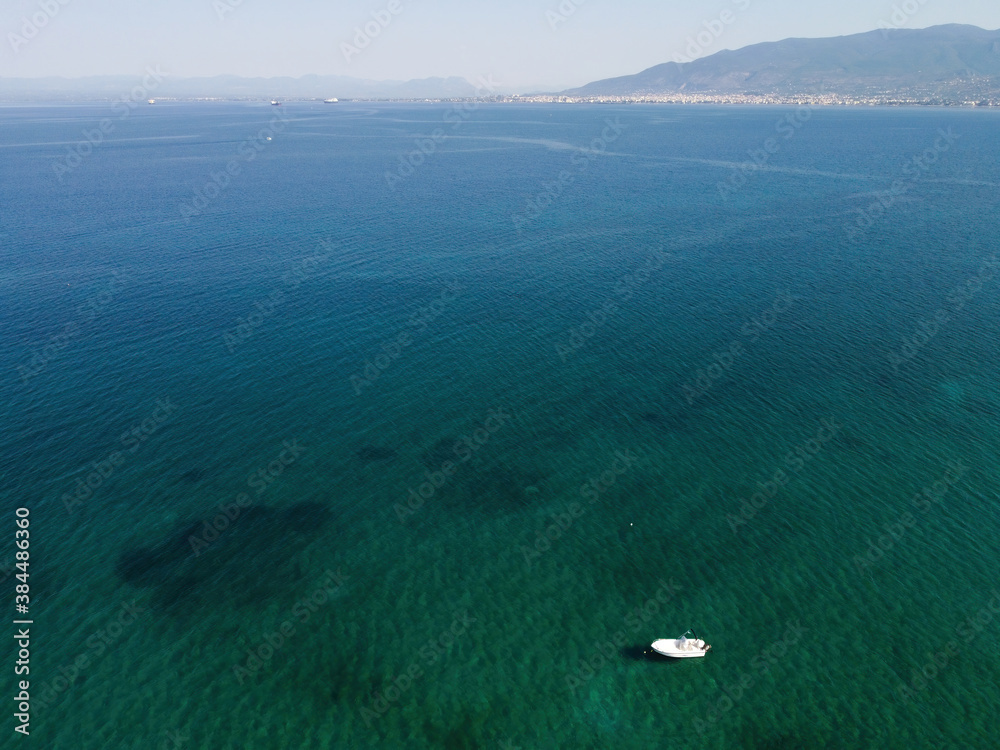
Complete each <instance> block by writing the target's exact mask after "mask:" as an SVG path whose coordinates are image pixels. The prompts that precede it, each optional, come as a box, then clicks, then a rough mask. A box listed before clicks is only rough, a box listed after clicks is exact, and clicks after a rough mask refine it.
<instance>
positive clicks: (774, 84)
mask: <svg viewBox="0 0 1000 750" xmlns="http://www.w3.org/2000/svg"><path fill="white" fill-rule="evenodd" d="M998 90H1000V31H986V30H984V29H981V28H979V27H977V26H964V25H958V24H949V25H946V26H932V27H930V28H927V29H881V30H878V31H871V32H867V33H864V34H853V35H851V36H842V37H830V38H824V39H785V40H783V41H780V42H765V43H763V44H754V45H751V46H749V47H743V48H742V49H738V50H735V51H733V50H724V51H722V52H717V53H716V54H714V55H711V56H708V57H702V58H700V59H697V60H694V61H693V62H683V63H679V62H669V63H664V64H662V65H656V66H654V67H652V68H648V69H647V70H644V71H642V72H640V73H636V74H635V75H629V76H622V77H619V78H608V79H605V80H602V81H595V82H593V83H589V84H587V85H586V86H581V87H579V88H576V89H570V90H568V91H564V92H561V93H562V94H564V95H566V96H633V97H635V96H648V95H657V94H669V93H680V92H684V93H715V94H753V95H775V96H793V95H801V94H817V93H827V94H837V95H841V96H871V95H873V94H888V95H895V96H905V95H921V96H928V95H942V96H951V97H957V98H961V97H963V96H979V95H981V94H983V93H984V92H986V93H988V92H991V91H992V92H994V93H995V92H997V91H998Z"/></svg>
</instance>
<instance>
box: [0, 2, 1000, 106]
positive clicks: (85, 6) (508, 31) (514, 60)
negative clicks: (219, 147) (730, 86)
mask: <svg viewBox="0 0 1000 750" xmlns="http://www.w3.org/2000/svg"><path fill="white" fill-rule="evenodd" d="M0 5H2V8H0V32H2V33H3V37H4V39H3V42H2V52H0V76H10V77H34V76H45V75H61V76H70V77H74V76H83V75H101V74H122V75H131V74H136V75H138V74H141V72H142V71H143V70H144V69H145V67H146V66H147V65H160V66H161V68H162V69H163V70H165V71H166V72H168V73H169V74H170V75H171V76H172V77H174V76H175V77H187V76H202V75H216V74H220V73H233V74H236V75H245V76H279V75H288V76H300V75H304V74H307V73H320V74H339V75H350V76H355V77H358V78H369V79H401V80H406V79H410V78H423V77H426V76H450V75H458V76H463V77H465V78H468V79H470V80H475V79H476V78H477V77H478V76H492V78H493V80H495V81H497V82H499V83H500V84H501V85H502V87H503V88H504V89H505V90H511V91H527V90H530V89H533V88H534V89H538V88H548V89H553V88H563V87H567V86H575V85H580V84H583V83H587V82H589V81H592V80H596V79H600V78H608V77H611V76H616V75H626V74H630V73H637V72H638V71H640V70H642V69H644V68H648V67H650V66H652V65H656V64H658V63H662V62H668V61H671V60H673V59H674V58H675V55H687V54H688V51H689V50H688V47H689V41H688V38H689V37H690V38H692V39H696V38H697V36H698V34H699V32H704V33H703V35H702V41H703V42H705V41H707V42H708V44H704V45H697V46H696V47H694V48H692V49H691V50H690V52H694V53H696V54H695V55H694V56H695V57H701V56H704V55H707V54H712V53H714V52H718V51H719V50H722V49H727V48H729V49H735V48H738V47H743V46H746V45H747V44H753V43H756V42H762V41H773V40H777V39H784V38H786V37H790V36H807V37H820V36H839V35H842V34H853V33H856V32H861V31H870V30H872V29H875V28H878V26H879V22H880V21H882V22H884V23H886V24H894V25H897V24H898V25H901V26H905V27H908V28H922V27H925V26H933V25H935V24H941V23H968V24H975V25H977V26H982V27H984V28H989V29H997V28H1000V0H824V1H823V2H816V1H815V0H706V1H705V2H690V0H615V1H614V2H612V0H504V1H503V2H499V1H494V2H485V1H484V0H461V1H459V0H356V1H354V2H334V1H333V0H281V2H278V0H3V2H2V4H0ZM560 7H562V9H563V10H564V11H566V10H573V12H572V13H565V12H560ZM46 8H48V10H46ZM894 8H898V9H900V10H899V11H896V14H895V18H894V17H893V15H894ZM53 9H57V10H56V11H55V12H53ZM390 9H395V10H396V11H397V12H396V13H395V14H393V13H391V12H390ZM903 9H906V10H909V11H912V12H911V13H906V12H905V10H903ZM380 11H381V13H382V17H383V18H385V17H389V18H390V19H391V21H390V22H389V23H388V25H387V26H385V27H384V28H381V27H378V28H377V30H378V32H379V33H378V34H377V36H376V37H375V38H373V39H371V40H370V42H369V43H368V44H367V46H365V48H364V49H360V45H359V52H358V53H357V54H350V55H349V56H350V60H349V61H348V60H347V59H346V57H345V54H344V51H343V49H342V47H341V45H342V43H347V44H353V39H354V37H355V29H356V28H357V27H364V25H365V24H366V22H371V23H372V25H371V26H370V27H369V28H370V29H371V30H376V26H377V24H376V22H375V21H373V14H376V15H378V14H379V12H380ZM723 11H730V12H731V13H732V15H731V16H727V18H729V20H730V21H731V22H730V23H728V24H725V23H722V22H718V23H716V24H715V29H716V30H717V31H718V30H720V29H721V33H720V34H719V36H718V38H715V37H713V36H712V35H711V34H709V32H708V31H707V30H706V27H705V24H706V23H708V24H709V25H710V26H711V25H712V22H713V21H715V20H716V19H719V18H720V16H721V15H722V13H723ZM557 14H558V15H557ZM32 18H34V19H35V21H43V22H44V24H37V26H40V27H41V28H36V24H35V23H34V22H32V20H31V19H32ZM561 19H564V20H561ZM26 21H27V24H28V25H27V26H26V23H25V22H26ZM553 27H554V28H553ZM32 32H36V33H35V34H34V35H33V38H30V39H29V38H28V36H29V35H30V34H31V33H32ZM11 35H18V36H20V37H21V38H20V39H18V36H13V37H12V36H11ZM360 41H361V42H364V41H365V40H364V39H362V40H360ZM14 47H17V50H16V52H15V50H14Z"/></svg>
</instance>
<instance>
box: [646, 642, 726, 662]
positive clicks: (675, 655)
mask: <svg viewBox="0 0 1000 750" xmlns="http://www.w3.org/2000/svg"><path fill="white" fill-rule="evenodd" d="M687 646H688V647H687V648H678V646H677V641H676V640H674V639H673V638H661V639H660V640H658V641H653V645H652V649H653V651H655V652H656V653H658V654H660V655H662V656H669V657H671V658H672V659H698V658H700V657H703V656H704V655H705V654H707V653H708V652H709V650H710V649H711V648H712V647H711V646H706V645H705V642H704V641H701V640H698V641H688V642H687Z"/></svg>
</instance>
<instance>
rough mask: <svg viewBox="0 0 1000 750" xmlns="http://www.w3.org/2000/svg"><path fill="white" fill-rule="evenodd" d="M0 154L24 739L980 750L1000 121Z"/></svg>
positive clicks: (217, 127) (15, 144)
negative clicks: (663, 650)
mask: <svg viewBox="0 0 1000 750" xmlns="http://www.w3.org/2000/svg"><path fill="white" fill-rule="evenodd" d="M0 164H2V168H3V178H2V180H0V229H2V237H3V241H2V243H0V361H2V368H0V420H2V424H3V430H2V432H0V478H2V481H0V497H2V502H3V519H4V521H3V528H2V529H0V535H2V537H3V538H4V539H5V540H6V541H4V542H3V549H2V551H0V566H2V567H0V578H2V579H3V584H2V590H3V599H4V600H5V601H6V602H8V603H7V604H5V605H4V606H5V608H7V611H8V612H9V613H11V617H10V620H9V622H10V623H13V622H14V620H18V621H21V622H25V621H28V622H29V624H27V625H14V624H9V625H8V626H7V627H6V628H5V630H7V631H8V632H9V633H11V634H16V633H18V632H19V631H20V629H25V628H26V629H28V631H29V634H28V636H20V637H21V641H27V642H28V643H27V645H26V644H25V643H23V642H18V641H16V640H15V639H14V638H10V636H8V637H7V642H8V647H6V648H5V649H3V657H2V658H3V659H4V660H5V663H4V664H3V667H2V668H3V671H4V674H5V675H6V677H5V678H4V681H3V683H4V686H3V690H4V697H5V698H6V699H7V711H6V712H5V714H6V718H5V720H4V723H5V729H4V731H5V732H6V733H8V734H12V733H13V732H14V730H15V728H16V727H22V729H21V731H22V732H30V737H31V740H30V741H32V742H34V743H35V744H36V745H37V746H38V747H45V748H49V749H51V750H88V749H89V748H99V749H105V748H106V749H108V750H130V749H133V748H134V749H136V750H139V749H142V750H147V749H149V748H155V749H160V748H163V749H171V750H172V749H173V748H186V749H189V750H190V749H194V748H220V749H222V748H261V749H263V750H267V749H269V748H283V749H292V748H407V749H411V750H421V749H423V748H445V749H447V750H458V749H460V748H489V749H491V750H492V749H496V750H514V749H516V748H522V749H524V750H528V749H531V750H534V749H541V748H595V749H596V748H612V749H614V750H632V749H633V748H634V749H635V750H648V749H649V748H678V749H680V748H762V749H763V748H770V749H772V750H773V749H777V748H880V749H883V750H888V749H894V748H906V749H907V750H913V749H915V748H993V747H996V737H997V736H1000V711H998V710H997V707H998V705H1000V577H998V571H1000V545H998V540H1000V477H998V468H1000V453H998V446H1000V348H998V346H997V340H998V339H997V336H998V333H1000V294H998V293H1000V227H998V224H997V216H998V215H1000V113H998V112H997V111H993V110H985V109H975V108H930V107H928V108H904V107H899V108H875V107H863V108H862V107H858V108H853V107H820V106H811V105H803V106H798V107H797V106H735V105H734V106H709V105H700V106H698V105H690V106H682V105H665V104H662V105H653V104H633V105H627V104H622V105H610V104H575V105H570V104H555V103H553V104H526V103H521V104H517V103H498V102H492V103H490V102H485V101H481V102H464V103H462V102H458V103H449V102H423V103H391V102H385V103H363V102H340V103H336V104H324V103H320V102H285V103H282V104H281V105H280V106H270V105H268V103H266V102H264V103H255V102H228V103H227V102H170V101H162V100H161V101H158V102H156V103H155V104H153V105H149V104H146V103H142V104H137V103H135V102H134V101H132V100H131V99H128V97H123V99H122V100H121V101H118V102H116V103H107V102H105V103H77V104H52V105H37V104H36V105H23V106H20V105H4V106H3V107H0ZM22 530H23V531H27V532H28V534H20V535H18V534H17V532H18V531H22ZM22 542H23V544H22ZM18 545H20V546H18ZM18 552H22V553H25V554H22V555H21V556H20V557H18V556H17V553H18ZM18 562H21V563H26V564H24V565H22V567H21V568H18V566H17V564H18ZM18 587H19V588H18ZM16 596H21V597H23V598H21V599H15V597H16ZM18 605H20V606H21V607H22V609H21V610H20V612H19V611H18V610H17V609H15V607H16V606H18ZM688 630H692V631H693V632H694V633H695V634H696V635H697V637H698V638H700V639H703V640H704V641H706V642H707V643H708V644H710V645H711V647H712V648H711V650H710V651H709V652H708V653H707V655H706V656H705V657H704V658H694V659H667V658H664V657H661V656H659V655H657V654H656V653H655V652H652V651H651V644H652V643H653V642H654V641H656V640H658V639H676V638H678V637H679V636H681V635H682V634H683V633H685V632H686V631H688ZM19 644H20V645H19ZM25 651H26V652H28V653H27V654H26V653H25ZM22 662H23V663H22ZM15 669H18V670H21V671H18V672H15ZM20 682H26V683H27V685H26V686H23V687H22V686H21V685H20V684H19V683H20ZM22 691H23V692H24V693H25V694H27V697H25V696H24V695H22V694H21V693H22ZM12 708H13V709H14V710H12ZM15 714H19V716H18V715H15ZM11 746H13V743H12V745H11Z"/></svg>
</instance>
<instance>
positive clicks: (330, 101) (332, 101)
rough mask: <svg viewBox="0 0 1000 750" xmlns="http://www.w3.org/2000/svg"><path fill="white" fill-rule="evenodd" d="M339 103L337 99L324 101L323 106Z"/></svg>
mask: <svg viewBox="0 0 1000 750" xmlns="http://www.w3.org/2000/svg"><path fill="white" fill-rule="evenodd" d="M337 101H338V99H337V97H334V98H333V99H324V100H323V104H336V103H337Z"/></svg>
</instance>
